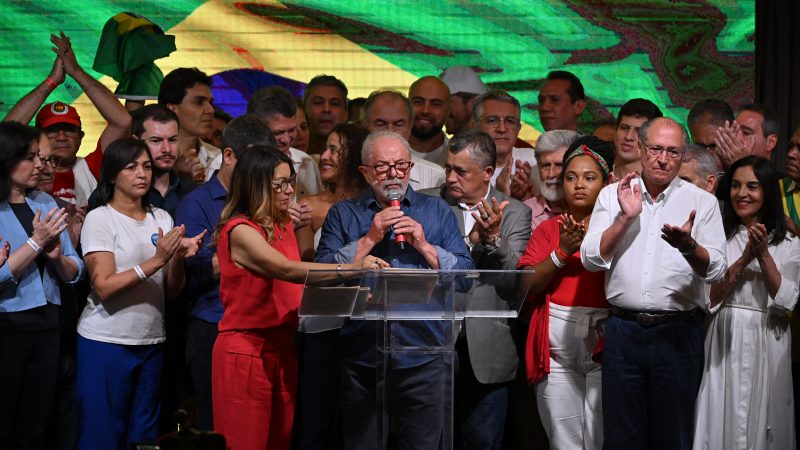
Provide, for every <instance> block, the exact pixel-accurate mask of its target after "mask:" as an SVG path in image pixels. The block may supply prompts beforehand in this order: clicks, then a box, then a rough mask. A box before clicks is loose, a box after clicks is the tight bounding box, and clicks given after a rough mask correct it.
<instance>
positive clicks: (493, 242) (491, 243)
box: [483, 234, 503, 249]
mask: <svg viewBox="0 0 800 450" xmlns="http://www.w3.org/2000/svg"><path fill="white" fill-rule="evenodd" d="M502 243H503V236H501V235H500V234H498V235H497V236H495V237H494V238H491V237H490V238H489V240H487V241H486V242H484V243H483V246H484V247H486V248H491V249H496V248H498V247H500V244H502Z"/></svg>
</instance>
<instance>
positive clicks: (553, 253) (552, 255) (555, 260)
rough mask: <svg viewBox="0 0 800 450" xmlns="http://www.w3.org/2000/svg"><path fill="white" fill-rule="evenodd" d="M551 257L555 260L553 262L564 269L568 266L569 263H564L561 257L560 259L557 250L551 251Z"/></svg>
mask: <svg viewBox="0 0 800 450" xmlns="http://www.w3.org/2000/svg"><path fill="white" fill-rule="evenodd" d="M550 259H552V260H553V264H555V265H556V267H558V268H559V269H563V268H564V267H567V263H563V262H561V260H560V259H558V255H557V254H556V251H555V250H553V251H552V252H550Z"/></svg>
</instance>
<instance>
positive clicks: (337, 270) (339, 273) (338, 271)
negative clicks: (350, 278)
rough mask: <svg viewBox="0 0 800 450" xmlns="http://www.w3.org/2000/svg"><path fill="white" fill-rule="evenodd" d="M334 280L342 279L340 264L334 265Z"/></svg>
mask: <svg viewBox="0 0 800 450" xmlns="http://www.w3.org/2000/svg"><path fill="white" fill-rule="evenodd" d="M336 279H337V280H341V279H342V265H341V264H337V265H336Z"/></svg>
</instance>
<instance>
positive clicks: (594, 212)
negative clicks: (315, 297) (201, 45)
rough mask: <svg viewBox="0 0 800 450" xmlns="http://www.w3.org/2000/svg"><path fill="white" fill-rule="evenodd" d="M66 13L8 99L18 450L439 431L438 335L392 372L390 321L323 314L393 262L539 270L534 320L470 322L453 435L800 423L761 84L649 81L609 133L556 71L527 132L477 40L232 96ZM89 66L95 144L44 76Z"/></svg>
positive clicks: (791, 160)
mask: <svg viewBox="0 0 800 450" xmlns="http://www.w3.org/2000/svg"><path fill="white" fill-rule="evenodd" d="M51 41H52V43H53V51H54V52H55V58H54V63H53V67H52V70H51V72H50V73H49V74H48V75H47V76H46V77H45V78H44V79H43V80H42V81H41V83H39V84H38V85H37V86H35V87H34V88H33V90H32V91H31V92H30V93H29V94H27V95H26V96H25V97H24V98H22V99H21V100H19V102H18V103H17V104H16V105H14V107H13V108H12V109H11V110H10V112H9V113H8V115H7V116H6V117H5V119H4V121H3V122H2V123H0V166H2V168H3V170H2V171H0V217H1V218H2V220H0V236H2V237H1V238H0V239H2V244H1V245H0V365H2V366H3V370H2V371H0V399H1V400H0V449H63V450H74V449H79V450H93V449H97V450H110V449H120V450H124V449H129V448H132V446H135V445H137V444H147V443H155V442H157V441H158V439H159V436H160V435H162V434H163V433H166V432H169V431H171V430H173V428H174V423H173V421H172V419H173V412H174V411H176V410H179V409H185V410H188V411H189V416H190V419H189V420H188V422H183V421H182V422H181V423H180V426H186V425H188V426H191V427H193V428H195V429H197V430H202V431H214V432H216V433H219V434H220V435H222V436H223V437H224V439H225V440H226V442H227V444H226V445H227V448H230V449H232V450H256V449H257V450H264V449H290V448H291V449H347V450H350V449H364V450H368V449H375V448H379V447H381V446H384V447H388V448H396V449H409V450H424V449H431V450H435V449H438V448H440V445H441V442H442V434H443V430H445V429H447V428H448V427H447V426H446V425H445V423H444V422H445V411H446V408H445V405H444V403H445V393H444V389H443V388H442V386H443V383H444V380H446V378H447V371H448V370H449V368H448V366H447V363H446V361H445V359H444V358H443V357H442V356H441V355H438V356H437V355H435V354H424V355H423V354H404V353H399V354H394V355H392V356H391V358H390V365H391V371H392V375H391V377H390V378H388V379H386V380H383V381H380V377H378V376H377V368H376V345H377V342H376V333H377V332H376V328H375V327H376V324H375V323H374V322H370V321H356V320H348V319H344V318H339V317H330V318H326V317H303V318H300V317H298V308H299V304H300V299H301V296H302V291H303V284H304V283H305V282H307V281H310V282H317V281H319V282H326V283H336V282H338V281H341V279H342V278H343V274H346V273H348V272H352V271H362V270H384V269H388V268H405V269H439V270H473V269H477V270H490V269H491V270H498V269H500V270H515V269H524V270H526V272H525V275H524V276H523V277H522V278H520V283H521V284H522V287H523V288H525V289H526V290H527V292H528V295H527V299H526V301H525V302H524V305H523V306H522V310H521V311H520V313H519V316H518V317H517V318H515V319H487V318H469V319H465V320H464V321H463V324H461V325H460V326H459V328H458V330H457V338H456V339H455V349H454V352H455V355H456V360H457V370H456V373H455V388H454V392H455V399H454V416H455V427H454V436H453V442H454V444H455V448H458V449H465V450H466V449H497V450H501V449H503V450H527V449H532V448H546V447H547V446H549V447H550V448H554V449H600V448H605V449H621V448H631V449H649V448H664V449H691V448H694V449H722V448H725V449H727V448H748V449H749V448H753V449H790V448H795V442H796V441H795V418H796V413H795V403H794V391H795V389H796V386H797V385H796V384H793V377H792V370H793V369H795V370H797V369H798V367H797V366H794V364H793V362H792V361H793V360H792V355H791V354H792V351H793V349H794V350H795V351H797V350H800V345H795V346H793V345H792V333H791V329H790V322H791V321H792V317H793V316H792V311H793V309H794V308H795V305H796V303H797V300H798V293H800V285H799V284H798V283H799V282H800V241H798V238H797V234H798V226H800V128H798V130H796V131H795V132H794V134H793V135H792V137H791V141H790V142H788V143H780V142H778V125H777V122H776V119H775V117H774V116H773V115H772V113H771V112H770V111H769V110H768V109H766V108H765V107H763V106H761V105H757V104H748V105H745V106H743V107H742V108H741V109H740V110H739V111H738V112H737V113H736V114H734V112H733V110H732V109H731V107H730V106H729V105H728V104H727V103H725V102H724V101H723V100H721V99H707V100H703V101H700V102H698V103H697V104H696V105H694V106H693V107H692V108H691V110H690V112H689V115H688V117H687V118H686V123H687V125H688V131H687V129H686V128H684V126H683V125H681V123H679V122H678V121H676V120H674V119H672V118H668V117H665V116H663V114H662V112H661V111H660V110H659V108H658V107H657V106H656V105H655V104H653V103H652V102H651V101H649V100H646V99H642V98H634V99H630V100H629V101H627V102H625V103H624V104H623V105H622V107H621V108H620V109H619V112H618V114H617V117H616V121H615V123H614V124H613V127H611V129H610V130H606V129H604V128H606V127H600V128H598V129H597V130H581V131H584V132H585V131H591V132H593V133H591V132H589V133H583V132H581V131H579V130H578V119H579V117H580V116H581V114H582V113H583V111H584V109H585V107H586V99H585V93H584V89H583V86H582V84H581V82H580V80H579V79H578V78H577V77H576V76H575V75H574V74H572V73H570V72H567V71H563V70H556V71H553V72H550V73H549V74H547V77H546V80H545V81H544V83H543V85H542V87H541V89H540V93H539V98H538V110H539V117H540V119H541V128H542V130H543V132H542V134H541V135H540V136H539V138H538V140H537V141H536V142H535V143H527V142H525V141H524V140H522V139H520V138H519V132H520V128H521V108H522V106H521V105H520V102H519V101H518V100H517V99H516V98H514V96H512V95H510V94H509V93H507V92H505V91H501V90H495V89H491V88H489V87H488V86H486V85H485V84H484V83H483V82H482V81H481V80H480V77H479V76H478V75H477V74H476V73H475V72H474V71H473V70H472V69H470V68H468V67H463V66H456V67H450V68H448V69H447V70H445V71H444V72H443V73H441V74H440V75H438V76H425V77H422V78H420V79H418V80H416V81H415V82H414V83H412V84H411V86H409V88H408V92H407V93H405V92H401V91H398V90H392V89H381V90H377V91H374V92H372V93H371V94H370V95H369V96H368V97H367V98H361V99H349V98H348V90H347V87H346V86H345V84H344V83H343V82H342V81H341V80H340V79H338V78H336V77H335V76H332V75H319V76H316V77H314V78H313V79H311V80H309V81H308V83H307V85H306V88H305V91H304V94H303V96H302V98H299V99H296V98H294V97H293V96H292V95H291V94H290V93H289V92H288V91H286V90H285V89H283V88H281V87H278V86H266V87H262V88H260V89H259V90H258V91H256V92H255V93H254V94H253V96H252V97H251V98H250V99H249V102H248V105H247V114H245V115H242V116H240V117H235V118H233V117H231V116H229V115H228V114H226V113H225V112H224V111H221V110H219V109H216V108H215V106H214V99H213V93H212V89H211V88H212V82H211V79H210V77H209V76H208V75H207V74H205V73H203V72H202V71H200V70H198V69H196V68H179V69H175V70H173V71H172V72H170V73H168V74H167V75H166V76H165V77H164V80H163V82H162V83H161V86H160V91H159V95H158V101H157V102H156V103H153V104H149V105H144V104H143V103H142V102H130V101H129V102H127V103H126V104H122V103H121V102H120V101H119V100H118V99H117V98H116V97H115V96H114V94H113V93H111V92H110V91H109V90H108V89H107V88H105V87H104V86H103V85H102V84H100V83H99V82H97V81H96V80H95V79H94V78H92V77H91V76H89V75H88V74H87V73H86V72H85V71H84V70H83V68H82V67H81V65H80V64H79V62H78V61H77V59H76V58H75V55H74V52H73V50H72V48H71V43H70V40H69V38H68V37H67V36H65V35H64V34H63V33H62V34H60V35H58V36H56V35H53V36H52V37H51ZM67 76H69V77H70V78H72V79H73V80H74V81H75V82H76V83H77V84H78V85H80V87H81V88H82V89H83V90H84V92H85V93H86V94H87V96H88V97H89V99H90V100H91V102H92V104H93V105H94V107H95V108H96V109H97V111H98V112H99V113H100V114H101V115H102V116H103V118H104V119H105V120H106V122H107V126H106V128H105V129H104V131H103V132H102V134H101V136H100V138H99V140H98V142H97V143H96V144H95V143H90V145H92V149H93V150H92V151H91V152H89V153H88V154H87V155H86V156H85V157H78V156H77V154H78V152H79V150H80V149H81V146H82V138H83V136H84V132H83V131H82V124H81V117H80V114H79V112H78V111H77V110H76V109H75V108H74V107H73V106H71V105H68V104H66V103H63V102H59V101H55V102H52V103H47V104H45V101H46V100H47V99H48V98H49V96H50V94H51V93H52V92H53V90H54V89H55V88H56V87H58V86H59V85H60V84H61V83H63V82H64V81H65V79H66V77H67ZM34 119H35V121H34V123H35V126H29V125H27V124H28V123H29V122H30V121H31V120H34ZM531 144H533V145H531ZM783 149H785V151H786V164H785V167H775V165H774V164H773V163H772V162H771V160H770V158H771V156H772V154H773V152H775V151H784V150H783ZM399 236H401V237H402V238H403V239H402V240H403V241H404V245H400V244H399V243H398V240H397V237H399ZM479 296H480V297H481V298H480V299H477V300H474V301H484V300H485V301H488V302H492V301H500V300H499V294H498V293H497V292H494V291H492V290H485V291H481V292H480V295H479ZM451 332H453V331H452V330H450V329H447V328H443V327H442V326H441V325H440V324H438V323H435V322H429V321H406V322H403V323H402V324H399V325H398V326H397V327H396V328H395V329H394V333H395V334H394V335H393V339H397V340H398V343H399V344H400V345H405V346H423V345H428V344H429V343H430V342H432V341H434V342H444V341H445V340H446V339H445V333H451ZM798 361H800V359H798ZM379 382H381V383H383V386H382V387H381V391H383V392H385V395H386V396H387V399H388V401H387V402H386V403H385V405H384V408H382V410H380V411H379V410H378V409H376V405H377V404H383V402H378V399H376V395H377V394H376V392H377V384H378V383H379ZM381 430H389V433H388V436H383V437H384V438H385V439H386V440H385V441H384V442H382V443H381V442H380V439H381V436H382V432H381ZM165 448H166V447H165Z"/></svg>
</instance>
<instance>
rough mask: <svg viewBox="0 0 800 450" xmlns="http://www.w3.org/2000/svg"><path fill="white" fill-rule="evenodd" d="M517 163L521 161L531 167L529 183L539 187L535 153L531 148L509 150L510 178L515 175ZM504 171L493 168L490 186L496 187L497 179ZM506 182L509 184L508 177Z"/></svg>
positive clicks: (499, 168) (500, 168) (501, 168)
mask: <svg viewBox="0 0 800 450" xmlns="http://www.w3.org/2000/svg"><path fill="white" fill-rule="evenodd" d="M517 161H522V162H526V163H528V164H530V166H531V183H533V184H535V185H536V186H537V191H538V186H539V171H538V170H537V169H536V152H535V151H534V150H533V149H532V148H517V147H514V148H512V149H511V161H510V162H509V164H510V167H511V176H514V174H515V173H517ZM503 169H505V166H503V167H495V168H494V174H492V181H491V183H492V186H496V185H497V177H499V176H500V172H502V171H503ZM508 182H509V183H511V177H508Z"/></svg>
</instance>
